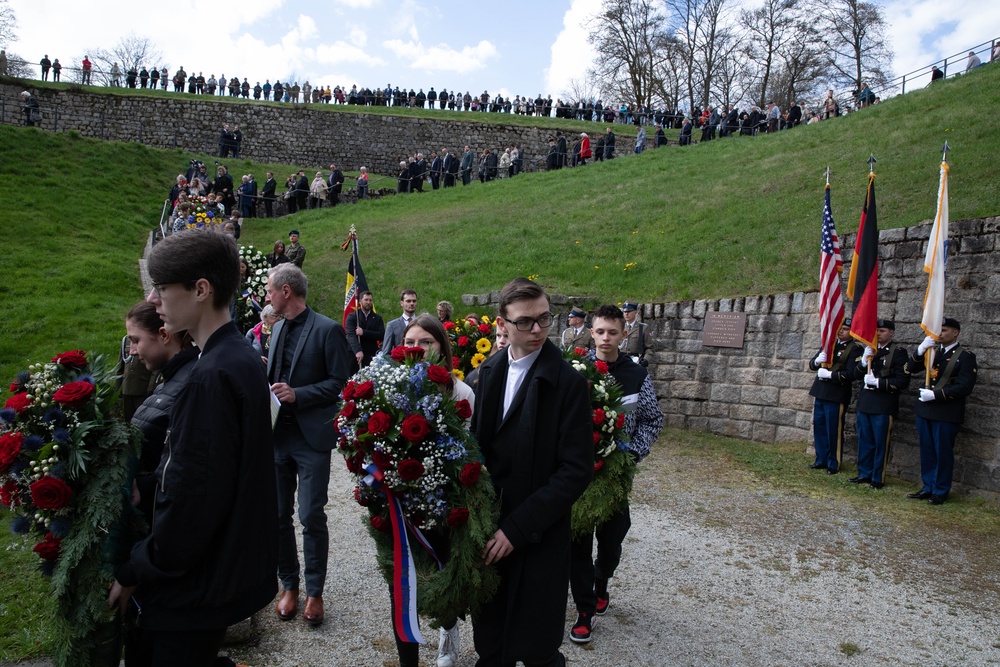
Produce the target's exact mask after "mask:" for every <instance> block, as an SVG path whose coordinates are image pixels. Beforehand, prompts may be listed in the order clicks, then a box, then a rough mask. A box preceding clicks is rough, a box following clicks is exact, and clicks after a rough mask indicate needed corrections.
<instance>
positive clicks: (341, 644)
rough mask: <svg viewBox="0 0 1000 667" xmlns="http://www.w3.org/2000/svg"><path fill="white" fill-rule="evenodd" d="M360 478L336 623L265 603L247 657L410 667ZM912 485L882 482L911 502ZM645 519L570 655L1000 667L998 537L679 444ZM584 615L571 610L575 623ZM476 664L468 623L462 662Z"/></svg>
mask: <svg viewBox="0 0 1000 667" xmlns="http://www.w3.org/2000/svg"><path fill="white" fill-rule="evenodd" d="M662 444H663V443H661V445H662ZM805 461H806V459H805V457H803V462H805ZM803 464H804V463H803ZM681 471H683V473H681ZM840 477H843V475H841V476H840ZM835 479H836V481H833V482H831V483H846V482H844V481H842V480H840V479H839V478H835ZM350 484H351V483H350V479H349V475H348V474H347V472H346V471H344V470H343V466H342V465H341V464H340V459H339V457H336V456H335V457H334V474H333V476H332V480H331V490H330V506H329V509H328V511H329V515H330V528H331V535H332V538H331V543H332V545H333V549H334V551H333V552H332V553H331V555H330V573H329V577H328V583H327V589H326V592H325V599H326V602H327V620H326V623H325V624H324V625H323V626H321V627H320V628H317V629H311V628H308V627H306V626H305V625H304V624H303V623H302V621H301V620H300V619H296V620H294V621H291V622H287V623H283V622H281V621H278V620H277V619H276V618H275V616H274V614H273V613H272V612H271V610H270V609H268V610H265V612H264V613H262V614H260V615H259V617H258V628H259V630H260V641H259V643H258V644H257V645H256V646H253V647H247V646H242V647H239V646H233V647H231V649H230V652H231V654H232V656H233V657H234V658H237V659H239V660H241V661H244V662H248V663H249V664H251V665H254V666H257V667H265V666H269V667H285V666H288V667H291V666H293V665H294V666H300V665H302V666H310V665H317V666H318V665H345V666H346V665H352V666H353V665H375V666H383V665H385V666H391V665H395V664H396V657H395V646H394V644H393V641H392V635H391V630H390V626H389V620H388V618H389V609H388V594H387V592H386V588H385V585H384V583H383V581H382V579H381V577H380V576H379V574H378V573H377V571H376V569H375V567H374V548H373V545H372V543H371V540H370V538H369V537H368V536H367V534H366V533H365V532H364V530H363V526H362V523H361V519H360V517H361V516H362V509H361V508H360V507H358V506H357V505H356V504H355V503H354V502H353V500H352V499H351V497H350V495H351V494H350V488H351V486H350ZM903 492H904V491H903V489H902V488H901V487H892V486H891V487H887V489H886V490H885V491H882V492H878V493H891V494H893V495H895V496H899V501H900V502H906V501H905V500H904V499H903V498H902V495H903ZM873 493H875V492H873ZM936 509H937V508H931V507H929V506H928V508H927V511H928V512H933V511H936ZM632 519H633V526H632V530H631V532H630V533H629V537H628V538H627V541H626V547H625V554H624V557H623V561H622V565H621V566H620V568H619V570H618V576H617V577H616V578H615V579H614V580H612V585H611V609H610V610H609V612H608V614H607V615H605V616H603V617H600V618H599V619H598V622H597V625H596V627H595V631H594V640H593V641H592V642H591V643H590V644H588V645H585V646H577V645H574V644H572V643H571V642H569V641H568V640H567V641H566V642H565V643H564V645H563V653H564V654H565V655H566V657H567V659H568V662H569V663H570V664H573V665H581V666H583V665H587V666H594V667H598V666H608V667H611V666H615V667H618V666H621V665H656V666H660V665H663V666H675V665H676V666H695V665H698V666H701V665H705V666H714V665H741V666H747V667H754V666H758V665H759V666H761V667H763V666H768V667H777V666H784V665H788V666H791V665H815V666H823V667H825V666H833V665H938V666H945V665H970V666H972V665H1000V619H998V618H997V615H996V613H995V610H996V609H998V608H1000V604H998V602H1000V567H998V565H1000V554H998V551H997V550H996V549H995V545H994V544H992V543H989V544H986V543H983V541H981V540H977V539H976V538H975V537H969V536H967V535H963V534H960V533H959V532H958V531H940V530H939V531H933V532H932V533H931V534H929V535H926V534H923V533H921V531H920V530H919V529H918V527H910V528H906V527H902V526H899V525H896V524H895V523H893V522H892V521H891V520H888V519H886V518H885V517H884V516H882V515H881V513H880V512H878V510H877V508H874V509H870V510H869V509H867V508H861V509H859V507H858V505H857V504H852V503H849V502H847V501H840V500H830V499H817V498H809V497H804V496H799V495H792V494H788V493H786V492H783V491H781V490H777V489H773V488H769V487H767V486H766V485H765V484H762V483H761V482H759V481H758V480H756V479H754V478H753V477H752V476H751V475H750V474H747V473H743V472H740V471H736V470H733V469H732V466H730V465H728V464H727V463H725V462H723V461H710V460H707V459H703V458H691V457H683V456H680V455H677V454H674V453H672V452H671V451H670V449H669V446H660V447H658V448H657V449H656V450H655V451H654V454H653V455H652V456H651V457H650V458H649V459H647V461H646V462H645V463H644V464H643V465H642V468H641V472H640V475H639V477H638V478H637V480H636V490H635V492H634V494H633V503H632ZM575 617H576V614H575V611H574V610H573V609H572V608H568V609H567V615H566V619H567V632H568V630H569V625H570V623H572V621H573V620H575ZM422 631H423V632H424V635H425V637H426V638H428V640H429V644H432V646H428V647H427V648H425V649H422V651H421V657H422V664H424V665H431V666H433V665H434V664H435V657H436V645H437V633H436V631H433V630H431V629H430V628H429V627H427V626H424V627H422ZM474 663H475V653H474V651H473V649H472V630H471V626H470V625H469V624H468V623H464V624H463V625H462V651H461V661H460V664H461V665H463V666H467V667H471V666H472V665H474Z"/></svg>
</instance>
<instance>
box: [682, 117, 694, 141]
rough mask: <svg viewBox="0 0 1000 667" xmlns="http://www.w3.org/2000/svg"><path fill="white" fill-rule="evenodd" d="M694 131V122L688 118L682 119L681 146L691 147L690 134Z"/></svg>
mask: <svg viewBox="0 0 1000 667" xmlns="http://www.w3.org/2000/svg"><path fill="white" fill-rule="evenodd" d="M693 131H694V122H693V121H692V120H691V118H690V117H688V118H685V119H684V124H683V125H682V126H681V134H680V144H681V146H690V145H691V132H693Z"/></svg>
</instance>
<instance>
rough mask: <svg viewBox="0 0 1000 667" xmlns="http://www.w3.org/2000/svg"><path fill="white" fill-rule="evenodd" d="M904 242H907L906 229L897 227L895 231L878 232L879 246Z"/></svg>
mask: <svg viewBox="0 0 1000 667" xmlns="http://www.w3.org/2000/svg"><path fill="white" fill-rule="evenodd" d="M904 240H906V227H897V228H895V229H880V230H879V232H878V243H879V246H882V245H884V244H889V243H895V242H897V241H904Z"/></svg>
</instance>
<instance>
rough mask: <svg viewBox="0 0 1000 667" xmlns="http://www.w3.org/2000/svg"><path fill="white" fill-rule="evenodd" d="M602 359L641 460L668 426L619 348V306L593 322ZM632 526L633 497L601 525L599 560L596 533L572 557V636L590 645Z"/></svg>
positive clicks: (638, 369)
mask: <svg viewBox="0 0 1000 667" xmlns="http://www.w3.org/2000/svg"><path fill="white" fill-rule="evenodd" d="M590 332H591V335H592V336H593V339H594V344H595V345H596V347H597V358H598V359H599V360H601V361H604V362H606V363H607V364H608V372H609V373H610V374H611V375H612V376H613V377H614V378H615V380H617V381H618V383H619V384H620V385H621V386H622V388H623V389H624V394H625V398H624V407H623V409H624V411H625V434H626V436H627V437H628V439H629V442H628V448H629V453H630V454H631V455H632V457H633V458H634V459H635V460H636V462H639V461H641V460H643V459H644V458H646V456H647V455H648V454H649V449H650V447H651V446H652V444H653V442H655V441H656V438H657V437H658V436H659V435H660V431H661V430H662V428H663V412H662V411H661V410H660V407H659V405H658V404H657V402H656V392H655V391H654V390H653V382H652V380H650V378H649V373H647V372H646V369H645V368H643V367H642V366H640V365H639V364H637V363H635V362H634V361H632V358H631V357H629V356H628V355H626V354H622V353H620V352H619V345H620V344H621V342H622V341H623V340H624V339H625V335H626V334H625V315H624V314H623V313H622V311H621V310H619V308H618V307H617V306H614V305H607V306H601V307H600V308H598V309H597V311H596V313H595V314H594V317H593V323H592V325H591V330H590ZM631 526H632V520H631V517H630V516H629V508H628V501H627V500H626V501H625V504H624V506H623V507H622V508H621V509H620V510H618V511H617V512H616V513H615V514H613V515H612V516H611V518H609V519H608V520H607V521H605V522H604V523H603V524H601V525H600V526H598V527H597V528H596V530H595V531H594V533H595V534H596V536H597V559H596V560H594V559H593V549H594V535H587V536H585V537H583V538H579V539H576V540H574V541H573V543H572V549H571V560H570V587H571V589H572V591H573V602H574V603H575V604H576V608H577V611H578V612H579V616H578V618H577V621H576V623H575V624H574V625H573V628H572V630H570V633H569V638H570V640H572V641H574V642H576V643H577V644H586V643H587V642H589V641H590V639H591V636H592V634H593V627H594V620H595V615H596V616H601V615H603V614H604V613H605V612H607V610H608V607H609V606H610V605H611V599H610V595H609V594H608V580H609V579H610V578H611V577H612V576H614V573H615V568H617V567H618V563H619V561H621V556H622V542H623V541H624V540H625V535H626V534H628V530H629V528H630V527H631Z"/></svg>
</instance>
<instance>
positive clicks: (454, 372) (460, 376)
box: [451, 368, 465, 380]
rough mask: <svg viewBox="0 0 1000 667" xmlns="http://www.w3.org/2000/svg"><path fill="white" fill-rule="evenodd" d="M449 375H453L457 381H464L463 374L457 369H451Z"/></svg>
mask: <svg viewBox="0 0 1000 667" xmlns="http://www.w3.org/2000/svg"><path fill="white" fill-rule="evenodd" d="M451 374H452V375H454V376H455V377H457V378H458V379H459V380H465V373H463V372H462V371H461V370H460V369H458V368H453V369H451Z"/></svg>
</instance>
